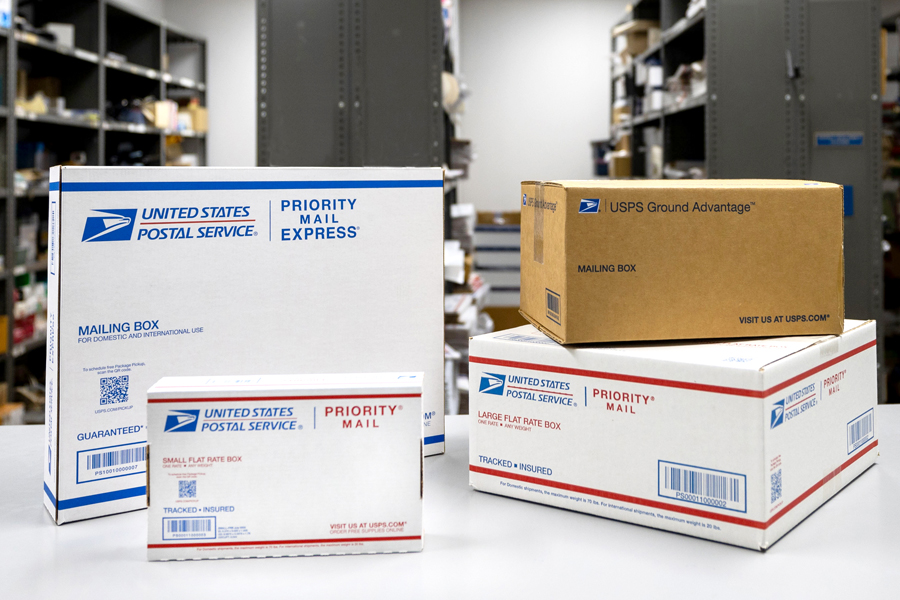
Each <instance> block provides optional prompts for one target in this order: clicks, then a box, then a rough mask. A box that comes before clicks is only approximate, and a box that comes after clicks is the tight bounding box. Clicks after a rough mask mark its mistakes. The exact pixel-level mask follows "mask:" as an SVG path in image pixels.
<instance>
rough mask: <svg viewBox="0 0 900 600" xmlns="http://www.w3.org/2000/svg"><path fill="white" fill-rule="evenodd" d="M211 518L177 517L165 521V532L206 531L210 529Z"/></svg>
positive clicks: (211, 524)
mask: <svg viewBox="0 0 900 600" xmlns="http://www.w3.org/2000/svg"><path fill="white" fill-rule="evenodd" d="M212 528H213V522H212V519H178V520H172V521H166V533H198V532H199V533H206V532H207V531H212Z"/></svg>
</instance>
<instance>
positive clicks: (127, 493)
mask: <svg viewBox="0 0 900 600" xmlns="http://www.w3.org/2000/svg"><path fill="white" fill-rule="evenodd" d="M47 491H48V492H49V490H47ZM146 495H147V486H141V487H134V488H128V489H127V490H116V491H115V492H105V493H103V494H94V495H92V496H82V497H80V498H72V499H70V500H60V501H59V504H57V508H59V510H67V509H70V508H78V507H79V506H89V505H91V504H102V503H104V502H113V501H115V500H124V499H126V498H135V497H137V496H146Z"/></svg>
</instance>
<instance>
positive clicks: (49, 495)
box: [44, 482, 56, 506]
mask: <svg viewBox="0 0 900 600" xmlns="http://www.w3.org/2000/svg"><path fill="white" fill-rule="evenodd" d="M44 493H45V494H47V497H48V498H50V502H52V503H53V506H56V497H55V496H54V495H53V492H51V491H50V488H49V487H47V483H46V482H45V483H44Z"/></svg>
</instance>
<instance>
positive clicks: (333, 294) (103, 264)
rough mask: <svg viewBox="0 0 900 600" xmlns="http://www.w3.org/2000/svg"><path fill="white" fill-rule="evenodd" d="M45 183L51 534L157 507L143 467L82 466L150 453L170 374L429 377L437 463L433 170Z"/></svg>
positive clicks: (439, 341) (439, 204) (193, 173)
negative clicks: (54, 526) (153, 389)
mask: <svg viewBox="0 0 900 600" xmlns="http://www.w3.org/2000/svg"><path fill="white" fill-rule="evenodd" d="M50 181H51V188H50V189H51V191H50V212H49V223H50V231H51V243H50V257H49V262H48V266H47V271H48V279H49V294H48V300H49V306H48V315H49V318H48V331H49V335H48V345H47V347H48V353H47V394H48V396H47V403H46V405H47V412H46V415H47V418H46V423H47V425H46V427H47V432H46V434H45V439H46V440H47V444H46V448H45V452H46V455H45V457H44V459H45V460H44V463H43V464H44V465H45V466H47V468H46V469H45V471H44V477H45V483H46V488H45V490H46V493H45V495H44V496H45V497H44V501H45V506H46V507H47V509H48V510H49V511H50V513H51V515H53V517H54V518H55V519H56V521H57V523H65V522H69V521H75V520H80V519H86V518H91V517H97V516H102V515H107V514H114V513H118V512H124V511H127V510H136V509H140V508H144V507H146V489H145V487H146V482H145V473H144V469H143V466H142V463H141V462H139V461H138V462H128V463H123V464H121V465H120V466H121V467H123V468H124V467H126V466H130V465H136V466H137V467H138V468H136V469H134V470H130V471H120V472H121V473H124V474H125V476H118V477H114V478H110V477H109V476H108V473H107V472H106V470H105V469H104V468H101V467H98V468H93V467H91V468H85V464H87V463H86V462H85V461H87V460H88V457H92V456H99V455H102V454H103V453H104V452H107V450H106V448H108V447H111V446H116V447H117V448H118V450H116V451H117V452H118V451H122V452H125V451H126V450H134V449H136V448H141V447H143V446H144V445H145V444H146V441H147V437H146V429H145V428H144V425H145V423H146V412H145V411H146V405H145V396H144V393H145V392H146V390H147V389H148V388H149V387H150V386H151V385H152V384H153V383H154V382H156V381H157V380H158V379H159V378H160V377H163V376H176V375H177V376H188V375H198V374H211V375H226V374H229V373H238V372H261V373H275V374H277V373H329V372H331V373H344V372H361V371H363V372H383V371H408V370H415V371H423V372H424V373H425V375H426V379H425V392H424V411H425V413H424V414H423V415H421V417H420V418H422V419H423V423H424V424H425V434H424V435H425V437H424V440H423V443H424V447H425V454H427V455H431V454H437V453H440V452H443V439H444V438H443V434H444V430H443V406H444V399H443V381H442V380H443V369H444V357H443V327H444V313H443V291H444V284H443V231H444V228H443V207H444V194H443V174H442V172H441V169H440V168H416V169H413V168H409V169H404V168H371V169H366V168H329V169H316V168H305V169H304V168H277V169H276V168H260V169H254V168H249V169H213V168H199V169H197V168H189V167H185V168H178V169H159V168H155V167H143V168H141V167H134V168H121V167H108V168H105V167H62V168H60V167H56V168H54V169H52V170H51V178H50ZM344 182H346V187H342V185H344ZM109 190H115V193H114V194H112V195H111V194H110V191H109ZM148 190H153V191H152V192H148ZM60 261H61V262H60ZM98 290H102V295H103V302H98V301H97V293H98ZM123 456H130V457H131V458H134V457H135V456H136V455H135V454H131V455H123ZM92 460H93V459H92ZM91 464H92V465H93V464H95V463H93V462H92V463H91ZM97 464H99V463H97ZM386 518H387V516H386Z"/></svg>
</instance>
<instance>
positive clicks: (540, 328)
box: [519, 309, 563, 344]
mask: <svg viewBox="0 0 900 600" xmlns="http://www.w3.org/2000/svg"><path fill="white" fill-rule="evenodd" d="M519 314H520V315H522V316H523V317H525V320H526V321H528V322H529V323H531V324H532V325H533V326H534V327H535V328H537V330H538V331H540V332H541V333H543V334H544V335H546V336H547V337H548V338H550V339H551V340H553V341H554V342H556V343H557V344H562V343H563V341H562V338H560V337H559V336H556V335H553V332H551V331H549V330H548V329H547V328H545V327H544V326H542V325H541V324H540V323H538V322H537V321H535V320H534V319H532V318H531V317H529V316H528V313H526V312H525V311H523V310H521V309H519Z"/></svg>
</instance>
